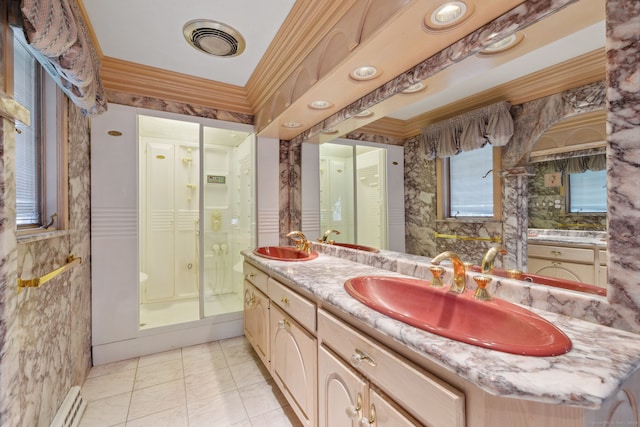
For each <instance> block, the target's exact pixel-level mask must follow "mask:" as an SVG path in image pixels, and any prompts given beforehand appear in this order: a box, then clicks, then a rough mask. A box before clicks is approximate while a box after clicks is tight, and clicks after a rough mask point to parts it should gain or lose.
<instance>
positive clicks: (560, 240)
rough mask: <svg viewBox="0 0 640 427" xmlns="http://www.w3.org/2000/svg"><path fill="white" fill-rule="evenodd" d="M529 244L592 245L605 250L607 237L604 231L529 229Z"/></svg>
mask: <svg viewBox="0 0 640 427" xmlns="http://www.w3.org/2000/svg"><path fill="white" fill-rule="evenodd" d="M527 240H528V241H529V242H530V243H548V244H565V245H594V246H599V247H602V249H606V247H607V236H606V232H604V231H576V230H546V229H534V228H530V229H529V231H528V233H527Z"/></svg>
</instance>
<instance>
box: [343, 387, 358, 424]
mask: <svg viewBox="0 0 640 427" xmlns="http://www.w3.org/2000/svg"><path fill="white" fill-rule="evenodd" d="M345 412H346V413H347V416H348V417H349V418H351V419H352V420H356V419H359V418H360V417H361V414H362V395H361V394H360V393H358V396H357V397H356V404H355V405H349V406H347V408H346V409H345Z"/></svg>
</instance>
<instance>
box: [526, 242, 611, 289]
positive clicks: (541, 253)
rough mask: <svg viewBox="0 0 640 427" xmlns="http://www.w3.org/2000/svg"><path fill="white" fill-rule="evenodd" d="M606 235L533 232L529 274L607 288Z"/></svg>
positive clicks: (529, 247) (528, 245) (529, 254)
mask: <svg viewBox="0 0 640 427" xmlns="http://www.w3.org/2000/svg"><path fill="white" fill-rule="evenodd" d="M603 235H604V233H599V232H575V231H573V232H564V233H563V232H562V231H555V230H530V232H529V237H528V244H527V252H528V268H527V271H528V272H529V273H534V274H538V275H543V276H550V277H554V278H558V279H566V280H573V281H575V282H582V283H587V284H590V285H596V286H602V287H606V286H607V245H606V240H605V238H604V236H603Z"/></svg>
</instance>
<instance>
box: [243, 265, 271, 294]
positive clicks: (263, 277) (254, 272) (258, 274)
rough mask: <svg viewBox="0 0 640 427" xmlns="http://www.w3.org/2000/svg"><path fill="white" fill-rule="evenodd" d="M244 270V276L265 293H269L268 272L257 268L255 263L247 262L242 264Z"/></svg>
mask: <svg viewBox="0 0 640 427" xmlns="http://www.w3.org/2000/svg"><path fill="white" fill-rule="evenodd" d="M242 271H243V272H244V278H245V279H247V280H248V281H250V282H251V283H253V284H254V285H255V286H256V288H258V289H260V290H261V291H262V292H263V293H265V294H266V293H267V279H268V278H269V276H267V274H266V273H264V272H263V271H261V270H259V269H257V268H256V267H254V266H253V265H251V264H249V263H248V262H245V263H244V264H242Z"/></svg>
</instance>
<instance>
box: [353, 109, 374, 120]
mask: <svg viewBox="0 0 640 427" xmlns="http://www.w3.org/2000/svg"><path fill="white" fill-rule="evenodd" d="M371 115H373V111H371V110H362V111H360V112H359V113H357V114H356V117H359V118H362V117H369V116H371Z"/></svg>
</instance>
